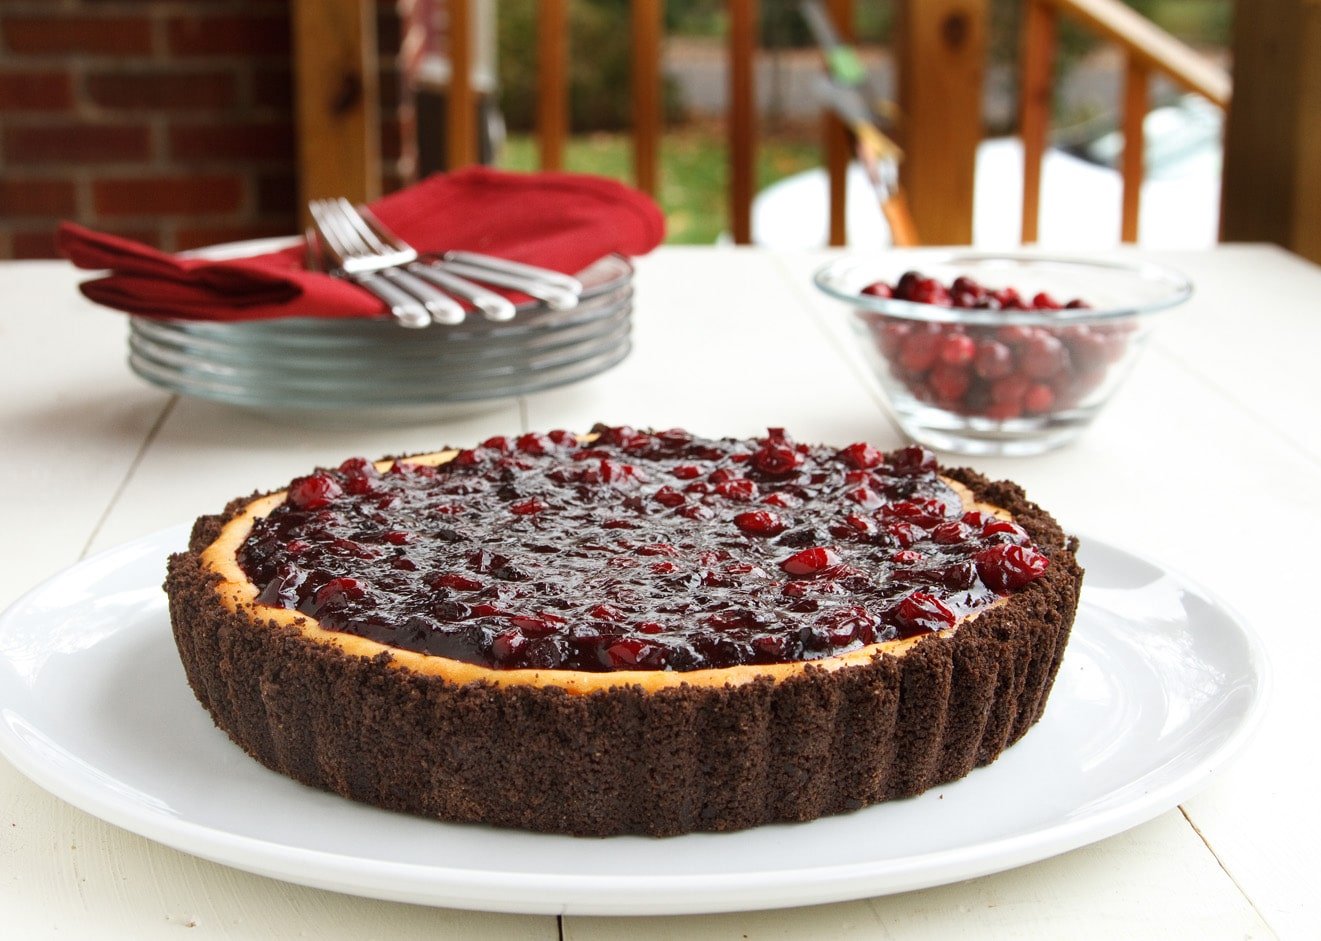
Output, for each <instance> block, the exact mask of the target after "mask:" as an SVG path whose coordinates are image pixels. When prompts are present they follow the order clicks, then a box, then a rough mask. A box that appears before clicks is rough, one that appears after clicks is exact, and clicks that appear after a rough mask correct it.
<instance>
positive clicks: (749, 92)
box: [729, 0, 758, 245]
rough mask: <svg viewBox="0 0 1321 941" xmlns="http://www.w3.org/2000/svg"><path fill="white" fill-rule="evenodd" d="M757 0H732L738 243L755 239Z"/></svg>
mask: <svg viewBox="0 0 1321 941" xmlns="http://www.w3.org/2000/svg"><path fill="white" fill-rule="evenodd" d="M757 6H758V4H757V0H729V165H730V166H729V171H730V172H729V225H730V231H731V232H732V233H733V236H734V242H735V244H738V245H747V244H749V243H750V242H751V241H752V194H753V188H754V187H755V185H756V176H757V166H756V161H757V147H756V140H757V94H756V91H757V90H756V81H755V77H754V74H753V70H754V68H755V67H756V52H757Z"/></svg>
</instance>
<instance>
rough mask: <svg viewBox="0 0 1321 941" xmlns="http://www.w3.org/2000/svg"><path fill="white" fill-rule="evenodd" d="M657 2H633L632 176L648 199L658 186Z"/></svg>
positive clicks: (658, 81)
mask: <svg viewBox="0 0 1321 941" xmlns="http://www.w3.org/2000/svg"><path fill="white" fill-rule="evenodd" d="M661 13H662V10H661V0H633V10H632V15H633V175H634V179H635V180H636V181H637V185H638V189H640V190H642V191H643V192H644V193H649V194H651V195H652V196H655V195H656V190H657V188H658V186H659V178H660V173H659V170H658V164H659V154H660V139H661V129H662V127H663V125H664V115H663V114H662V113H661V112H662V107H661V69H660V60H661V20H662V16H661Z"/></svg>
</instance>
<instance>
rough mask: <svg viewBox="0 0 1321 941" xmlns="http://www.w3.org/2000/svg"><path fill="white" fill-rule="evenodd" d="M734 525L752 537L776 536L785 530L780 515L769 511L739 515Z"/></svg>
mask: <svg viewBox="0 0 1321 941" xmlns="http://www.w3.org/2000/svg"><path fill="white" fill-rule="evenodd" d="M734 525H735V526H737V527H738V528H739V529H741V530H743V532H745V533H747V534H749V535H751V536H776V535H778V534H780V533H782V532H784V529H785V524H784V520H783V519H781V518H780V515H779V514H778V513H772V512H771V511H769V510H753V511H752V512H750V513H739V514H738V515H736V516H735V517H734Z"/></svg>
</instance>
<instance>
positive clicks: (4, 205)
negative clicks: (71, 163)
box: [0, 178, 78, 218]
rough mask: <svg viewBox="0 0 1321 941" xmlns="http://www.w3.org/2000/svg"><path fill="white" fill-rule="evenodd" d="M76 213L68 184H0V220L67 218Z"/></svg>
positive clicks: (73, 193) (75, 199) (71, 184)
mask: <svg viewBox="0 0 1321 941" xmlns="http://www.w3.org/2000/svg"><path fill="white" fill-rule="evenodd" d="M77 209H78V191H77V187H76V186H75V185H74V182H73V181H72V180H15V179H12V178H8V179H2V180H0V218H5V217H11V218H12V217H14V216H49V217H52V218H53V217H57V216H71V215H73V214H74V213H75V212H76V211H77Z"/></svg>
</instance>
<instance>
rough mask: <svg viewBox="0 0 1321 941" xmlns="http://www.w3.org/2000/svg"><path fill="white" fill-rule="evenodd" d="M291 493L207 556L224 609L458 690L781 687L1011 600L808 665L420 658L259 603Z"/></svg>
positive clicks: (443, 456)
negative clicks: (256, 541)
mask: <svg viewBox="0 0 1321 941" xmlns="http://www.w3.org/2000/svg"><path fill="white" fill-rule="evenodd" d="M457 453H458V451H456V450H449V451H437V452H435V453H433V454H423V455H418V456H416V457H409V458H407V459H406V460H407V462H408V463H413V464H432V465H437V464H444V463H445V462H446V461H449V460H450V459H451V458H453V457H454V455H455V454H457ZM375 463H376V467H377V469H378V470H380V471H387V470H389V469H390V467H391V466H392V465H393V464H394V461H392V460H385V461H377V462H375ZM941 479H942V480H943V481H944V482H945V484H947V485H948V486H949V487H950V488H951V489H953V490H954V491H955V492H956V493H957V494H958V495H959V499H960V501H962V503H963V507H964V510H965V511H967V510H980V511H982V512H984V513H990V514H993V515H995V516H998V517H1000V518H1001V519H1011V518H1012V516H1011V514H1010V513H1009V512H1008V511H1007V510H1004V509H1002V508H1000V507H997V506H994V505H992V504H988V503H981V502H979V501H977V500H975V499H974V498H973V495H972V492H971V491H970V490H969V489H968V488H967V487H965V486H964V485H963V484H961V483H959V482H958V481H956V480H950V479H949V478H945V477H942V478H941ZM286 493H287V491H284V490H281V491H279V492H278V493H272V494H270V495H268V496H265V497H258V498H257V499H255V500H253V501H252V502H250V503H248V504H247V505H246V506H245V507H244V508H243V509H242V510H241V511H240V512H239V513H238V514H237V515H236V516H234V518H233V519H231V520H230V521H229V522H228V523H226V524H225V526H224V527H223V528H222V529H221V531H220V535H219V536H217V537H216V539H215V541H214V542H212V543H211V544H210V545H209V546H207V547H206V548H205V549H203V550H202V552H201V561H202V566H203V568H205V569H207V570H209V571H211V572H213V573H215V574H216V575H217V576H219V581H218V582H217V583H216V585H215V591H216V594H217V595H218V596H219V599H220V602H221V604H223V605H224V607H225V608H226V609H227V610H229V611H231V612H233V613H235V614H240V615H242V616H244V617H246V618H247V619H248V620H249V621H251V622H252V623H253V624H256V625H261V624H263V623H271V622H273V623H275V624H278V625H282V626H284V627H288V628H292V629H293V630H296V631H298V632H299V633H301V634H302V635H303V636H304V637H305V638H307V639H308V640H310V641H312V642H314V643H318V644H325V645H328V646H331V647H337V648H339V649H340V650H342V651H343V652H344V653H346V654H349V655H350V656H356V657H366V658H368V659H371V658H375V657H379V656H380V655H381V654H387V655H388V656H389V657H390V663H391V665H392V666H395V667H398V668H400V669H405V670H411V671H413V672H414V673H421V674H425V675H427V676H437V677H441V678H443V679H445V680H447V681H449V682H452V683H456V684H459V685H463V684H467V683H490V684H493V685H497V686H514V685H524V686H547V687H560V688H562V689H563V690H564V691H565V692H567V693H571V694H577V695H583V694H587V693H593V692H597V691H600V690H606V689H612V688H616V687H625V686H641V687H642V688H643V689H645V690H647V691H649V692H651V691H656V690H660V689H665V688H670V687H678V686H715V687H719V686H742V685H744V684H746V683H751V682H753V681H755V680H760V679H771V680H773V681H775V682H782V681H784V680H786V679H789V678H790V677H794V676H798V675H801V674H802V673H804V672H806V671H808V670H824V671H828V672H829V671H834V670H842V669H844V668H846V667H852V666H861V665H864V664H866V663H869V662H870V661H871V660H873V659H874V658H876V657H878V656H882V655H884V656H891V657H902V656H903V655H905V654H906V653H907V652H908V651H909V650H911V649H912V648H913V647H914V646H915V645H917V644H919V643H922V642H923V641H925V640H928V639H930V638H931V637H947V636H949V635H950V634H952V633H954V632H955V631H957V630H958V629H959V627H960V626H961V625H962V624H966V623H967V622H969V621H971V620H973V619H975V618H977V617H978V616H980V615H981V614H982V613H984V612H985V611H988V610H990V609H991V608H994V607H997V606H999V605H1001V604H1004V603H1005V602H1006V601H1007V600H1008V599H1007V598H1003V597H1002V598H998V599H996V600H995V601H993V602H992V603H991V604H989V605H987V606H986V607H983V608H980V609H978V610H977V611H974V612H973V613H972V614H969V615H967V616H966V617H964V618H962V619H960V621H959V622H958V623H956V624H955V625H954V627H952V628H949V629H948V630H944V631H940V632H939V633H935V634H926V635H922V636H918V637H907V638H902V639H897V640H886V641H880V642H878V643H874V644H869V645H867V646H865V647H859V648H858V649H857V650H850V651H847V652H845V653H840V654H835V655H834V656H830V657H823V658H822V659H820V660H802V661H794V662H792V663H770V664H739V665H736V666H730V667H719V668H711V669H706V670H689V671H685V672H677V671H672V670H621V671H617V672H612V673H589V672H586V671H582V670H527V669H519V670H498V669H494V668H491V667H485V666H481V665H479V664H476V663H467V662H465V661H462V660H454V659H451V658H449V657H441V656H436V655H435V654H427V653H420V652H418V651H415V650H404V649H402V648H399V647H391V646H389V645H387V644H382V643H380V642H378V641H374V640H369V639H367V638H366V637H359V636H357V635H356V634H346V633H342V632H340V631H330V630H326V629H325V628H323V627H322V626H321V625H320V624H319V623H318V622H317V620H316V618H314V617H312V616H310V615H307V614H303V613H302V612H300V611H293V610H290V609H288V608H281V607H275V606H271V605H266V604H262V603H260V602H258V601H257V595H258V588H257V586H256V585H254V584H253V583H252V582H251V581H250V580H249V579H248V576H247V573H245V572H244V571H243V569H242V568H241V567H240V566H239V563H238V553H239V549H240V548H241V547H242V545H243V543H244V541H245V540H246V539H247V538H248V535H249V534H250V533H251V532H252V527H253V524H254V522H255V521H256V520H259V519H262V518H264V517H266V516H268V515H269V514H270V513H271V512H272V511H273V510H275V508H276V507H278V506H280V505H281V504H282V503H284V500H285V496H286Z"/></svg>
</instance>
